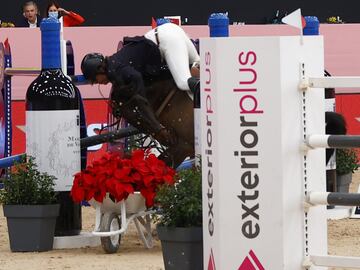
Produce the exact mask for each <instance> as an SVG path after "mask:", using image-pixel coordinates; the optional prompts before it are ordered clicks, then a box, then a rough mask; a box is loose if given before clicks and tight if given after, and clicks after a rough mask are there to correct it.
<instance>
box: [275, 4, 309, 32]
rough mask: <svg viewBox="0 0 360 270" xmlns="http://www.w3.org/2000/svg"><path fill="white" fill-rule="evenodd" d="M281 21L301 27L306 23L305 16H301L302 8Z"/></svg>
mask: <svg viewBox="0 0 360 270" xmlns="http://www.w3.org/2000/svg"><path fill="white" fill-rule="evenodd" d="M281 21H282V22H283V23H285V24H288V25H291V26H294V27H296V28H299V29H303V28H304V27H305V25H306V22H305V19H304V17H303V16H301V9H300V8H298V9H297V10H295V11H294V12H292V13H290V14H289V15H287V16H285V17H284V18H282V19H281Z"/></svg>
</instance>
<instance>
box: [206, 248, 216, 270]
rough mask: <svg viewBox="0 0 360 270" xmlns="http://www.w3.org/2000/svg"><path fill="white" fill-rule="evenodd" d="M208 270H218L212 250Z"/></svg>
mask: <svg viewBox="0 0 360 270" xmlns="http://www.w3.org/2000/svg"><path fill="white" fill-rule="evenodd" d="M208 270H216V267H215V260H214V254H213V251H212V249H211V251H210V257H209V263H208Z"/></svg>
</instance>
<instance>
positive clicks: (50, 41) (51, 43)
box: [40, 18, 61, 69]
mask: <svg viewBox="0 0 360 270" xmlns="http://www.w3.org/2000/svg"><path fill="white" fill-rule="evenodd" d="M60 27H61V26H60V22H59V20H58V19H55V18H45V19H43V20H42V21H41V24H40V30H41V60H42V68H43V69H56V68H61V56H60Z"/></svg>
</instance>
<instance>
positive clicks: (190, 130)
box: [110, 67, 197, 168]
mask: <svg viewBox="0 0 360 270" xmlns="http://www.w3.org/2000/svg"><path fill="white" fill-rule="evenodd" d="M193 72H194V73H196V72H197V71H196V70H195V71H194V70H193ZM144 84H145V97H146V99H147V100H148V102H149V104H150V106H151V108H152V110H153V111H154V113H155V115H156V117H157V120H158V121H159V122H160V124H161V125H162V126H164V127H165V128H166V129H167V130H171V133H172V134H173V136H176V140H175V141H176V144H173V145H170V146H169V147H165V151H163V152H162V153H161V154H160V156H159V158H160V159H162V160H163V161H164V162H165V163H166V164H167V165H169V166H172V167H174V168H177V167H178V166H179V165H180V164H181V163H182V162H183V161H184V160H185V159H186V158H187V157H190V158H193V157H194V109H193V104H194V103H193V100H192V98H191V97H190V95H189V93H188V91H183V90H180V89H179V88H178V87H177V86H176V84H175V81H174V80H173V78H172V76H171V74H170V71H169V70H168V69H166V68H165V67H164V68H163V69H162V70H161V74H160V75H159V76H156V77H151V78H144ZM115 92H116V91H115V89H114V88H113V89H112V90H111V94H110V99H111V101H113V102H112V104H116V103H118V102H119V97H118V96H117V95H116V94H115ZM113 111H114V110H113ZM116 117H117V118H118V119H119V118H124V119H125V120H126V115H116ZM138 129H139V131H140V132H142V133H145V134H146V132H145V131H144V130H141V127H140V128H139V127H138ZM147 135H149V134H147ZM159 143H160V144H161V142H159Z"/></svg>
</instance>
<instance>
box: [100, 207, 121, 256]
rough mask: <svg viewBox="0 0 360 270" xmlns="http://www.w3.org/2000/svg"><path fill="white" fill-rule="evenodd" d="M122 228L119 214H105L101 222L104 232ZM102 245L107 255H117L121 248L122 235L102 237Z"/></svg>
mask: <svg viewBox="0 0 360 270" xmlns="http://www.w3.org/2000/svg"><path fill="white" fill-rule="evenodd" d="M120 228H121V222H120V219H119V217H118V215H117V214H115V213H104V215H103V217H102V218H101V222H100V230H101V231H102V232H111V231H117V230H120ZM100 240H101V245H102V247H103V249H104V250H105V252H106V253H116V252H117V251H118V249H119V247H120V242H121V234H118V235H113V236H105V237H100Z"/></svg>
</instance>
